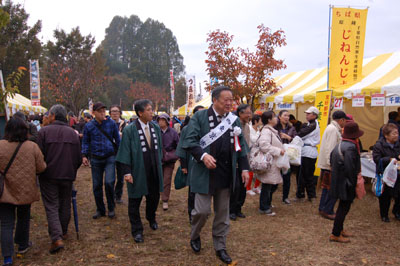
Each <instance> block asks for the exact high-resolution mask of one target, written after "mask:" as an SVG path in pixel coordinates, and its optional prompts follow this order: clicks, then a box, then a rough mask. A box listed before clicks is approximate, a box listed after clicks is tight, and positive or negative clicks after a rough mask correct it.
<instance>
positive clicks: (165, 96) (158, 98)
mask: <svg viewBox="0 0 400 266" xmlns="http://www.w3.org/2000/svg"><path fill="white" fill-rule="evenodd" d="M125 94H126V96H127V97H128V98H129V99H130V100H132V102H134V101H136V100H139V99H149V100H150V101H152V102H153V108H154V110H155V111H159V110H160V109H165V110H164V111H167V108H166V106H167V103H168V101H169V98H170V95H169V93H168V90H167V89H164V88H160V87H157V86H155V85H153V84H151V83H149V82H140V81H137V82H135V83H132V84H131V86H130V89H129V90H128V91H126V92H125Z"/></svg>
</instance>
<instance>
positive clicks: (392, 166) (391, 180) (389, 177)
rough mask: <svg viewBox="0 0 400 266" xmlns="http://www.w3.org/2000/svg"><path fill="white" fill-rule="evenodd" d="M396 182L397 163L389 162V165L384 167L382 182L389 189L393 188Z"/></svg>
mask: <svg viewBox="0 0 400 266" xmlns="http://www.w3.org/2000/svg"><path fill="white" fill-rule="evenodd" d="M396 180H397V163H395V160H391V161H390V163H389V164H388V165H387V166H386V168H385V171H384V172H383V182H385V184H386V185H388V186H389V187H394V184H396Z"/></svg>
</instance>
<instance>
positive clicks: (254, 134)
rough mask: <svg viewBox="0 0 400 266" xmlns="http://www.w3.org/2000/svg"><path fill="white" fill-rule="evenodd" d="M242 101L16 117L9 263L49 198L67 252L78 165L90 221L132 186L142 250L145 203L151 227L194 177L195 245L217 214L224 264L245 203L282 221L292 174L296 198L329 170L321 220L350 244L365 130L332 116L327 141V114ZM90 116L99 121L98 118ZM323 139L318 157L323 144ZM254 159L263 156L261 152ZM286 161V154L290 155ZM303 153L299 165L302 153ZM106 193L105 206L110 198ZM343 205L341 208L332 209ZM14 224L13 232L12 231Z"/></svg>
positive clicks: (132, 212)
mask: <svg viewBox="0 0 400 266" xmlns="http://www.w3.org/2000/svg"><path fill="white" fill-rule="evenodd" d="M233 102H234V98H233V94H232V91H231V89H230V88H229V87H225V86H220V87H218V88H215V89H214V90H213V91H212V105H211V106H210V107H208V109H205V108H204V107H203V106H196V107H195V108H194V110H193V115H192V117H190V116H187V117H186V118H185V120H184V121H183V123H177V121H178V120H177V119H175V118H173V119H171V118H170V117H169V115H167V114H161V115H159V116H156V117H154V116H153V107H152V103H151V102H150V101H149V100H146V99H143V100H138V101H136V102H135V104H134V108H135V112H136V114H137V118H136V119H131V120H130V121H126V120H125V119H123V118H122V116H121V115H122V111H121V107H120V106H118V105H112V106H110V107H109V111H110V116H107V115H106V109H107V107H106V106H105V105H104V104H102V103H101V102H98V103H95V104H94V105H93V112H92V114H89V113H84V114H83V115H82V117H81V118H80V119H78V118H76V117H75V116H74V115H73V114H72V113H67V110H66V108H65V107H64V106H62V105H54V106H52V107H51V108H50V110H49V111H48V112H47V113H45V114H44V115H43V116H41V117H39V116H35V117H31V118H29V119H28V120H27V119H26V116H25V115H24V114H23V113H21V112H17V113H16V114H14V115H13V116H12V117H11V118H10V119H9V121H8V122H7V124H6V127H5V137H4V139H3V140H1V141H0V145H1V147H2V149H0V171H1V174H2V180H0V181H1V182H0V193H1V196H0V221H1V247H2V256H3V258H4V265H11V264H12V262H13V260H12V258H13V255H14V243H15V244H17V246H18V248H17V253H21V254H23V253H26V252H27V251H28V250H29V249H30V247H31V246H32V243H31V242H30V241H29V226H30V207H31V204H32V203H33V202H35V201H38V200H39V196H40V195H41V198H42V202H43V205H44V209H45V212H46V216H47V220H48V232H49V236H50V239H51V244H50V249H49V252H50V253H57V252H59V251H60V250H62V249H63V248H64V245H65V244H64V240H65V239H67V238H68V224H69V221H70V218H71V197H72V190H73V182H74V181H75V179H76V177H77V171H78V169H79V167H81V165H84V166H88V167H90V169H91V175H92V185H93V195H94V203H95V206H96V211H95V213H94V214H93V217H92V218H93V219H101V218H102V217H105V216H108V217H109V218H110V219H112V218H114V217H115V215H116V214H115V207H116V204H122V203H123V200H122V194H123V191H124V189H123V187H124V183H125V184H126V188H127V194H128V216H129V221H130V224H131V234H132V237H133V239H134V241H135V242H136V243H142V242H144V239H145V237H144V229H143V223H142V219H141V217H140V206H141V202H142V199H143V197H145V198H146V207H145V218H146V220H147V221H148V224H149V227H150V228H151V229H152V230H157V229H158V223H157V219H156V218H157V217H156V211H157V208H158V206H159V204H160V200H161V205H162V209H163V210H164V211H168V209H169V206H168V202H169V199H170V194H171V183H172V181H173V172H174V169H176V165H177V162H179V163H180V168H178V171H181V172H182V175H183V176H185V177H186V184H187V186H188V203H187V209H188V216H189V222H190V225H191V233H190V241H189V242H190V246H191V248H192V249H193V251H194V252H195V253H198V252H200V251H201V249H202V246H201V231H202V228H203V227H204V225H205V223H206V221H207V219H208V217H209V215H210V213H211V202H213V208H214V220H213V225H212V237H213V245H214V249H215V252H216V255H217V257H218V258H219V259H220V260H221V261H222V262H224V263H227V264H229V263H231V262H232V259H231V257H230V256H229V254H228V252H227V250H226V238H227V234H228V231H229V226H230V220H232V221H235V220H237V219H238V218H241V219H244V218H246V215H245V213H243V209H242V207H243V206H244V204H245V201H246V196H247V195H248V196H255V195H257V194H259V208H258V209H259V213H260V215H266V216H274V215H276V213H275V211H274V206H273V204H272V201H273V195H274V192H275V191H276V190H277V187H278V185H279V184H283V185H282V187H283V189H282V191H283V193H282V199H281V200H282V202H283V203H284V205H290V204H294V202H292V201H291V200H290V197H289V196H290V195H289V194H290V186H291V176H292V175H295V176H296V195H295V199H294V200H293V201H296V202H302V201H305V199H306V197H307V199H308V201H310V202H314V201H315V200H316V198H317V193H316V185H317V180H318V179H317V178H316V177H315V176H314V172H315V166H316V161H317V158H318V165H317V167H318V168H320V169H321V174H320V179H321V187H322V192H321V196H320V202H319V205H318V211H319V214H320V215H321V216H322V217H324V218H327V219H330V220H333V221H334V222H333V229H332V233H331V235H330V237H329V240H330V241H336V242H341V243H345V242H349V241H350V240H349V237H351V236H352V234H351V232H349V231H347V230H344V229H343V228H344V221H345V217H346V215H347V213H348V212H349V210H350V207H351V204H352V202H353V200H354V199H355V197H356V186H357V182H358V179H359V177H360V175H361V174H360V173H361V164H360V153H361V151H362V146H361V141H360V137H361V136H362V135H363V131H362V130H360V129H359V126H358V124H357V123H356V122H355V121H354V120H353V118H352V116H351V115H349V114H346V113H344V112H343V111H335V112H333V114H332V119H331V122H330V124H329V125H328V126H327V128H326V130H325V131H324V133H323V135H322V138H321V139H320V126H319V123H318V116H319V110H318V108H316V107H310V108H308V109H307V110H306V111H305V113H306V120H307V122H306V123H301V122H300V121H298V120H296V119H295V117H294V116H293V115H291V114H290V113H289V111H287V110H281V111H280V112H279V113H278V114H275V112H273V111H266V112H263V113H261V112H256V113H255V114H253V113H252V110H251V106H249V105H247V104H241V105H239V106H238V108H237V110H236V111H235V112H234V113H232V112H231V110H232V105H233ZM395 113H396V114H397V115H395V114H394V113H393V112H392V113H390V114H389V118H390V120H389V122H388V123H387V124H385V125H384V126H383V127H382V129H381V133H380V134H381V136H380V138H379V140H378V141H377V143H376V144H375V145H374V147H373V159H374V161H375V163H376V165H380V166H381V167H377V173H378V174H379V173H381V172H382V171H383V169H385V167H386V166H387V165H388V164H389V163H390V162H391V161H392V160H396V162H397V160H400V156H399V155H400V144H399V128H400V125H399V124H398V120H399V119H398V118H399V116H398V113H397V112H395ZM92 115H93V116H92ZM295 138H297V139H299V138H300V139H301V141H302V143H303V145H302V148H301V154H299V155H298V156H299V161H301V163H300V165H290V166H289V167H286V168H285V167H282V166H281V164H280V163H278V161H281V159H282V157H283V156H285V153H287V150H286V149H285V147H286V146H285V144H290V143H291V142H292V141H293V140H294V139H295ZM318 144H320V150H319V153H318V149H317V145H318ZM254 149H258V152H259V153H260V154H263V156H264V157H263V158H265V162H264V163H265V164H264V165H266V166H265V168H263V169H259V168H257V169H252V168H251V167H250V165H251V164H250V162H252V160H255V159H254V158H253V157H252V156H254V155H253V153H250V151H251V150H254ZM254 154H257V153H254ZM286 155H287V154H286ZM300 157H301V158H300ZM103 187H104V191H105V198H106V202H104V195H103ZM399 192H400V185H399V181H397V182H396V184H395V186H394V187H393V188H392V187H390V186H387V185H386V184H385V186H384V192H383V194H382V195H381V196H380V197H379V207H380V215H381V218H382V221H384V222H389V216H388V213H389V207H390V202H391V199H392V198H395V204H394V207H393V211H392V212H393V214H394V216H395V218H396V219H399V220H400V199H399ZM337 202H339V203H338V207H337V209H336V211H335V205H336V203H337ZM15 222H16V230H15V237H14V236H13V234H14V224H15Z"/></svg>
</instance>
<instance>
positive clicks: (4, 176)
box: [0, 142, 23, 197]
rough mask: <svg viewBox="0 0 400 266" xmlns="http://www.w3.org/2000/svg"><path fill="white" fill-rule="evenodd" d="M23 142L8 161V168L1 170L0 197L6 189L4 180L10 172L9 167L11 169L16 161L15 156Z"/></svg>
mask: <svg viewBox="0 0 400 266" xmlns="http://www.w3.org/2000/svg"><path fill="white" fill-rule="evenodd" d="M22 143H23V142H20V143H19V144H18V146H17V148H16V149H15V151H14V154H13V155H12V156H11V159H10V161H9V162H8V164H7V166H6V169H4V172H1V171H0V197H1V196H2V195H3V191H4V180H5V179H6V174H7V172H8V169H10V167H11V165H12V163H13V162H14V159H15V157H16V156H17V153H18V151H19V148H21V146H22Z"/></svg>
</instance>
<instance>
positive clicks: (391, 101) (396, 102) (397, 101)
mask: <svg viewBox="0 0 400 266" xmlns="http://www.w3.org/2000/svg"><path fill="white" fill-rule="evenodd" d="M386 106H400V96H397V95H395V96H390V97H386Z"/></svg>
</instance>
